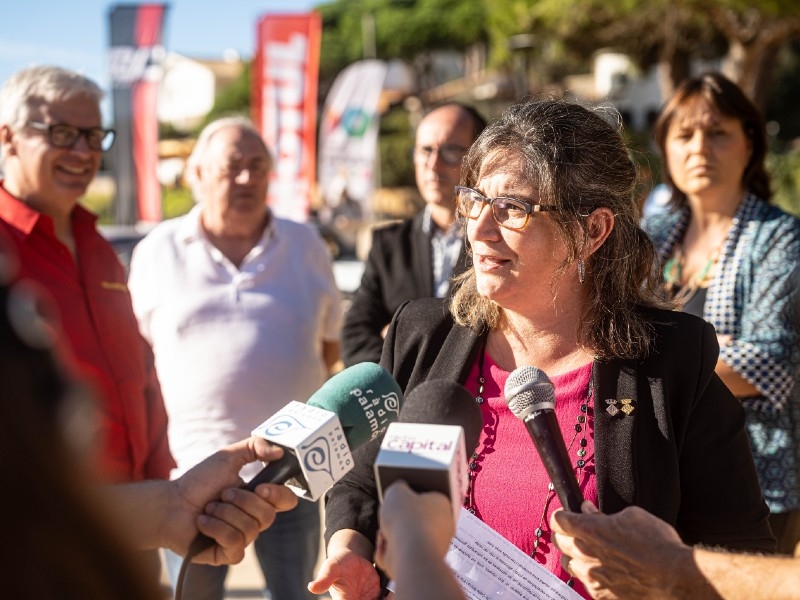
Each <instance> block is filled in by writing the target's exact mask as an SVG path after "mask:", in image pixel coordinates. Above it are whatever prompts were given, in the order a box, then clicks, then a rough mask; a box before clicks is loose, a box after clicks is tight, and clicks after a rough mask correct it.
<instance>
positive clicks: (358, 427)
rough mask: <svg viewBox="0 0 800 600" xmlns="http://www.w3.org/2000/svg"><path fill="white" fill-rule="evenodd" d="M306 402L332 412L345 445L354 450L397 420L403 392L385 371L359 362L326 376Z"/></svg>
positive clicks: (378, 366)
mask: <svg viewBox="0 0 800 600" xmlns="http://www.w3.org/2000/svg"><path fill="white" fill-rule="evenodd" d="M307 404H310V405H311V406H316V407H317V408H322V409H324V410H329V411H331V412H334V413H336V414H337V415H338V417H339V422H340V423H341V424H342V429H343V430H344V434H345V437H347V444H348V446H350V449H351V450H355V449H356V448H358V447H359V446H362V445H364V444H365V443H367V442H368V441H370V440H371V439H374V438H376V437H378V436H379V435H381V434H382V433H383V432H384V431H386V428H387V427H388V426H389V423H392V422H394V421H396V420H397V418H398V413H399V411H400V406H401V405H402V404H403V392H402V390H401V389H400V386H399V385H398V384H397V381H395V379H394V377H392V375H391V373H389V371H387V370H386V369H384V368H383V367H382V366H380V365H379V364H376V363H371V362H363V363H358V364H357V365H353V366H351V367H348V368H346V369H344V370H343V371H340V372H339V373H337V374H336V375H334V376H333V377H331V378H330V379H328V381H326V382H325V384H324V385H323V386H322V387H321V388H319V389H318V390H317V391H316V392H314V394H313V395H312V396H311V398H309V399H308V402H307Z"/></svg>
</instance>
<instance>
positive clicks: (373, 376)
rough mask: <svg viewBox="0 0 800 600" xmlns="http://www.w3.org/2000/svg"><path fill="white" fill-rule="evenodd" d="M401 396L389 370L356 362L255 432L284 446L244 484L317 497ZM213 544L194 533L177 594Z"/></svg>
mask: <svg viewBox="0 0 800 600" xmlns="http://www.w3.org/2000/svg"><path fill="white" fill-rule="evenodd" d="M402 402H403V394H402V391H401V390H400V387H399V386H398V385H397V382H396V381H395V380H394V378H393V377H392V376H391V374H390V373H389V372H388V371H387V370H386V369H384V368H383V367H381V366H380V365H377V364H374V363H360V364H357V365H353V366H352V367H349V368H347V369H345V370H343V371H341V372H340V373H338V374H337V375H335V376H333V377H331V378H330V379H329V380H328V381H327V382H326V383H325V384H324V385H323V386H322V387H321V388H320V389H319V390H318V391H317V392H315V393H314V395H312V396H311V398H309V400H308V402H306V403H300V402H290V403H289V404H287V405H286V406H285V407H284V408H283V409H281V410H280V411H278V412H277V413H276V414H275V415H274V416H273V417H271V418H270V419H268V420H267V421H265V422H264V423H262V424H261V425H260V426H259V427H257V428H256V429H255V430H254V432H253V433H254V435H256V436H257V437H262V438H264V439H266V440H267V441H269V442H270V443H273V444H276V445H279V446H281V447H283V449H284V455H283V458H281V459H280V460H278V461H275V462H272V463H269V464H268V465H267V466H266V467H264V469H262V470H261V472H260V473H259V474H258V475H256V476H255V477H254V478H253V479H251V480H250V481H249V482H248V483H247V484H246V485H244V486H242V487H243V488H245V489H247V490H250V491H253V490H254V489H255V488H256V486H258V485H259V484H261V483H279V484H291V485H290V487H292V489H293V490H294V491H295V493H296V494H297V495H298V496H300V497H301V498H305V499H307V500H316V499H317V498H319V497H320V496H321V495H322V494H324V493H325V492H326V491H327V490H328V489H329V488H330V486H332V485H333V484H334V483H335V482H336V481H337V480H338V479H340V478H341V477H343V476H344V474H346V473H347V472H348V471H349V470H350V469H351V468H352V467H353V460H352V455H351V450H354V449H356V448H358V447H359V446H361V445H363V444H365V443H366V442H368V441H369V440H371V439H374V438H376V437H378V436H379V435H381V434H382V433H383V432H384V431H385V430H386V428H387V427H388V425H389V424H390V423H391V422H393V421H396V420H397V418H398V414H399V411H400V406H401V404H402ZM215 543H216V542H215V541H214V540H213V539H212V538H210V537H208V536H205V535H203V534H198V535H197V537H196V538H195V539H194V541H193V542H192V544H191V545H190V547H189V550H188V552H187V554H186V557H185V558H184V562H183V566H182V568H181V573H180V574H179V576H178V585H177V586H176V598H180V592H181V591H182V582H183V577H184V576H185V569H186V567H187V565H188V564H189V562H190V560H191V558H192V557H194V556H196V555H197V554H198V553H199V552H202V551H203V550H205V549H206V548H209V547H211V546H212V545H214V544H215Z"/></svg>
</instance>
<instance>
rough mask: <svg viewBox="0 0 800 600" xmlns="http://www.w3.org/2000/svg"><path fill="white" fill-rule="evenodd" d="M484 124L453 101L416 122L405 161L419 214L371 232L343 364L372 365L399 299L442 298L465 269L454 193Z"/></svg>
mask: <svg viewBox="0 0 800 600" xmlns="http://www.w3.org/2000/svg"><path fill="white" fill-rule="evenodd" d="M485 126H486V121H485V120H484V118H483V117H482V116H481V115H480V114H479V113H478V112H477V111H476V110H475V109H473V108H471V107H469V106H466V105H464V104H459V103H456V102H451V103H447V104H442V105H440V106H438V107H436V108H435V109H433V110H431V111H430V112H429V113H428V114H427V115H426V116H425V117H424V118H423V119H422V121H420V123H419V126H418V127H417V134H416V141H415V145H414V152H413V156H414V169H415V172H416V180H417V187H418V188H419V192H420V194H421V196H422V198H423V200H424V201H425V210H423V211H422V212H421V213H419V214H417V215H415V216H414V217H413V218H411V219H408V220H405V221H402V222H400V223H395V224H393V225H389V226H387V227H382V228H379V229H377V230H376V231H375V232H374V233H373V236H372V246H371V249H370V253H369V256H368V258H367V264H366V267H365V269H364V275H363V277H362V279H361V286H360V287H359V289H358V291H356V293H355V296H354V298H353V302H352V305H351V307H350V310H349V311H348V313H347V316H346V318H345V322H344V327H343V329H342V358H343V360H344V364H345V366H350V365H353V364H356V363H359V362H364V361H372V362H378V361H379V360H380V357H381V348H382V347H383V336H384V334H385V332H386V327H387V325H388V324H389V321H391V319H392V315H394V312H395V310H397V308H398V307H399V306H400V305H401V304H402V303H403V302H405V301H406V300H413V299H416V298H424V297H431V296H433V297H437V298H442V297H445V296H448V295H449V293H450V280H451V278H452V277H453V276H455V275H459V274H460V273H462V272H463V271H464V270H465V268H466V266H467V254H466V253H465V251H464V244H463V237H464V236H463V235H462V233H463V232H462V231H461V230H460V228H459V227H458V225H457V224H456V222H455V221H456V205H455V199H454V194H455V192H454V187H455V186H456V185H458V182H459V181H458V180H459V176H460V172H461V159H462V158H464V155H465V154H466V152H467V149H468V148H469V147H470V145H471V144H472V142H474V141H475V138H477V137H478V135H479V134H480V132H481V131H483V128H484V127H485Z"/></svg>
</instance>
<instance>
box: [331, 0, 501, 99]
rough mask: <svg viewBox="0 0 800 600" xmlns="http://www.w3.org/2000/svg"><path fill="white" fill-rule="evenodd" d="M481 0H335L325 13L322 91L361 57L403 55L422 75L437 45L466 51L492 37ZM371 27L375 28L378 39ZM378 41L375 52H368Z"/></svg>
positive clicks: (426, 71)
mask: <svg viewBox="0 0 800 600" xmlns="http://www.w3.org/2000/svg"><path fill="white" fill-rule="evenodd" d="M486 5H487V3H486V2H484V1H483V0H334V2H331V3H329V4H323V5H321V6H319V7H318V8H317V10H318V11H319V13H320V15H321V16H322V25H323V28H322V51H321V53H320V92H321V93H323V94H324V93H325V92H326V91H327V89H328V87H329V86H330V84H331V83H332V82H333V79H334V78H335V76H336V75H337V74H338V73H339V72H340V71H341V70H342V69H343V68H345V67H346V66H347V65H349V64H350V63H353V62H355V61H357V60H360V59H362V58H380V59H384V60H388V59H393V58H396V59H401V60H405V61H406V62H408V63H409V64H410V65H412V66H413V67H414V68H415V69H416V71H417V74H418V76H419V77H420V78H421V79H423V86H424V85H425V83H424V78H425V77H426V76H427V75H428V74H429V71H430V57H431V53H432V52H433V51H435V50H441V49H450V50H464V49H466V48H468V47H470V46H471V45H473V44H475V43H480V42H483V41H485V40H487V39H488V33H487V31H486V27H485V23H486V10H487V6H486ZM370 30H372V31H374V40H372V39H370V40H366V41H365V37H371V32H370ZM373 41H374V48H375V54H376V56H374V57H372V56H368V54H369V53H368V52H366V53H365V49H368V48H369V47H370V46H371V45H372V42H373Z"/></svg>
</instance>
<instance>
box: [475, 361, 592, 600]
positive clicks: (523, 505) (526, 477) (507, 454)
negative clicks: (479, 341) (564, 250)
mask: <svg viewBox="0 0 800 600" xmlns="http://www.w3.org/2000/svg"><path fill="white" fill-rule="evenodd" d="M483 371H484V378H485V379H486V383H485V385H484V391H483V398H484V400H485V401H484V403H483V404H481V412H482V414H483V423H484V427H483V431H482V432H481V437H480V443H479V444H478V448H477V450H476V451H477V452H478V459H477V463H478V467H477V469H476V476H475V479H474V482H473V486H474V487H473V490H474V491H473V498H474V503H475V509H476V513H475V514H476V516H477V517H479V518H480V519H481V520H482V521H483V522H484V523H486V524H487V525H489V526H490V527H491V528H492V529H494V530H495V531H497V532H498V533H499V534H500V535H502V536H503V537H504V538H506V539H507V540H509V541H510V542H512V543H513V544H514V545H515V546H517V547H518V548H520V549H521V550H522V551H523V552H525V553H526V554H528V555H529V556H530V554H531V552H532V551H533V546H534V540H535V531H536V529H537V527H540V521H541V518H542V511H543V510H544V509H545V503H546V501H547V498H548V497H550V496H552V497H551V499H550V501H549V502H548V503H547V510H546V511H545V517H544V523H543V524H542V525H541V527H542V530H543V534H542V536H541V537H540V539H539V545H538V547H537V549H536V552H535V554H534V560H536V562H538V563H540V564H542V565H544V566H545V567H546V568H547V569H548V570H549V571H551V572H552V573H555V574H556V575H557V576H558V577H559V578H560V579H561V580H562V581H567V580H568V579H569V574H568V573H567V572H566V571H565V570H564V569H563V568H562V567H561V565H560V560H561V552H559V551H558V550H557V549H556V548H555V546H553V544H552V543H551V531H550V525H549V521H550V515H552V514H553V511H554V510H555V509H556V508H560V507H561V503H560V502H559V500H558V497H557V496H556V495H555V492H552V494H551V493H549V492H548V489H547V488H548V484H549V483H550V478H549V477H548V476H547V472H546V471H545V469H544V466H543V464H542V461H541V459H540V458H539V455H538V453H537V452H536V448H535V446H534V445H533V441H532V440H531V438H530V435H529V434H528V431H527V429H526V428H525V425H524V424H523V423H522V421H521V420H519V419H518V418H517V417H515V416H514V414H513V413H512V412H511V411H510V410H509V408H508V404H507V403H506V400H505V396H504V395H503V389H504V388H505V384H506V379H508V375H509V373H508V371H504V370H502V369H501V368H500V367H498V366H497V365H496V364H495V362H494V361H493V360H492V358H491V357H490V356H489V355H488V354H486V356H485V360H484V366H483ZM591 375H592V363H588V364H586V365H584V366H582V367H580V368H578V369H575V370H574V371H570V372H568V373H563V374H560V375H551V376H550V380H551V381H552V382H553V385H554V386H555V392H556V416H557V418H558V423H559V425H560V426H561V432H562V435H563V436H564V443H565V445H566V446H567V448H568V450H567V454H568V455H569V458H570V461H571V462H572V464H573V466H575V465H576V463H577V461H578V460H579V459H580V458H581V457H580V456H578V454H577V452H578V450H579V449H580V448H581V446H580V444H581V439H585V440H586V442H585V443H586V445H585V449H586V455H585V456H583V457H582V458H583V460H585V461H586V465H585V466H584V468H583V472H582V476H581V478H580V481H579V484H580V488H581V490H582V491H583V496H584V498H586V499H587V500H591V501H592V502H594V503H595V504H597V481H596V478H595V476H594V473H595V471H594V418H593V415H594V401H593V399H592V401H591V402H590V403H589V408H588V413H586V420H585V423H583V425H582V431H581V432H576V430H575V425H576V424H577V423H578V415H583V414H584V413H582V412H581V410H580V406H581V404H583V403H584V402H585V401H586V397H587V394H588V391H589V382H590V379H591ZM465 387H466V388H467V389H468V390H469V391H470V392H471V393H474V394H476V395H477V391H478V363H477V361H476V363H475V364H474V365H473V366H472V369H471V370H470V373H469V376H468V377H467V380H466V382H465ZM586 425H588V429H587V428H586V427H585V426H586ZM573 438H574V439H573ZM570 443H571V445H570ZM575 469H576V472H577V467H575ZM575 591H576V592H578V593H580V594H581V595H582V596H583V597H585V598H589V597H590V596H589V594H588V593H587V592H586V590H585V589H584V587H583V586H582V585H581V583H580V582H579V581H577V580H576V581H575Z"/></svg>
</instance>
